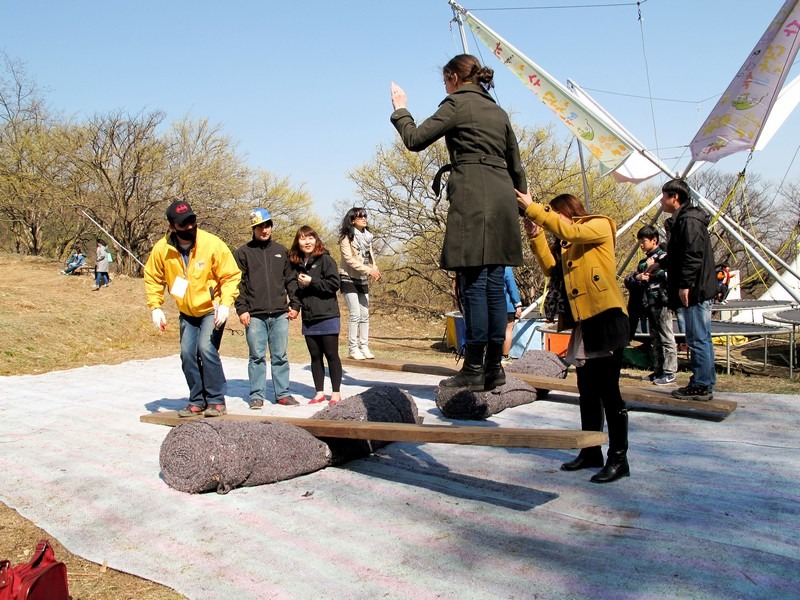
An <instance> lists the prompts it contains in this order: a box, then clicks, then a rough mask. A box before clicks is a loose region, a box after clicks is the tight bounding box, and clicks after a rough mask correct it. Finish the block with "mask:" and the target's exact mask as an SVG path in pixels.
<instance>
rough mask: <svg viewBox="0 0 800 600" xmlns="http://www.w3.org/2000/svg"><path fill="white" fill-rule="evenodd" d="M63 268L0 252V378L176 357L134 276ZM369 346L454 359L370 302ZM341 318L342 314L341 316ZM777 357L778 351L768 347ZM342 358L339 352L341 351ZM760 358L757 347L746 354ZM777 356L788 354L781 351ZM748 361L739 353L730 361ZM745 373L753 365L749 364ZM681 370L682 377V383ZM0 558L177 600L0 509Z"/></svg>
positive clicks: (106, 587)
mask: <svg viewBox="0 0 800 600" xmlns="http://www.w3.org/2000/svg"><path fill="white" fill-rule="evenodd" d="M60 268H61V265H60V264H58V263H55V262H53V261H48V260H43V259H37V258H20V257H17V256H11V255H3V254H0V336H1V337H2V339H3V342H4V343H3V349H2V351H1V352H2V355H1V356H2V360H1V361H0V375H21V374H36V373H45V372H49V371H54V370H60V369H69V368H72V367H77V366H82V365H96V364H117V363H122V362H126V361H129V360H135V359H147V358H154V357H160V356H169V355H173V354H176V353H177V352H178V330H177V312H176V311H175V307H174V304H173V303H172V302H171V301H169V300H168V301H167V303H166V306H165V312H166V313H167V318H168V319H169V325H168V328H167V331H166V333H164V334H160V333H158V332H157V331H155V329H154V328H153V326H152V325H151V323H150V315H149V311H148V310H147V308H146V306H145V299H144V286H143V283H142V281H141V280H140V279H132V278H128V277H122V276H120V277H115V278H114V280H113V282H112V284H111V286H110V287H109V288H104V289H101V290H99V291H96V292H95V291H92V289H91V288H92V286H93V281H92V279H91V277H89V276H77V277H65V276H63V275H59V273H58V271H59V269H60ZM374 300H375V301H374V303H373V305H374V307H375V310H374V311H373V314H374V318H373V319H372V323H371V325H372V339H371V343H370V346H371V347H372V349H373V351H376V353H377V354H379V355H380V356H382V357H387V358H397V359H405V360H408V361H419V362H428V363H437V364H444V365H448V366H455V360H454V355H453V354H448V353H446V352H442V351H438V350H437V348H438V347H439V343H440V341H441V337H442V333H443V331H444V321H443V320H441V319H424V318H414V317H410V316H408V315H403V314H397V313H396V312H395V311H393V308H392V306H391V305H390V303H389V302H388V301H387V303H385V304H383V303H381V302H380V296H379V295H376V296H375V298H374ZM343 314H344V313H343ZM229 330H230V335H226V336H225V339H224V340H223V342H222V353H223V354H224V355H225V356H235V357H245V356H247V343H246V341H245V339H244V335H243V334H242V333H243V331H242V327H241V326H240V325H238V321H237V320H236V319H232V320H231V322H230V323H229ZM775 349H776V350H778V351H781V349H780V348H775ZM342 351H343V353H344V348H342ZM747 353H750V354H753V357H752V358H753V361H755V360H757V358H758V356H757V355H758V353H759V350H757V349H756V350H752V351H750V350H748V351H747ZM783 353H784V354H786V350H785V348H784V349H783ZM735 358H737V360H738V359H741V362H742V363H745V362H746V361H745V358H746V357H745V356H744V354H742V355H740V356H738V357H737V356H735ZM289 359H290V360H291V361H292V362H293V363H301V364H302V363H304V362H306V361H307V360H308V352H307V350H306V348H305V343H304V341H303V337H302V335H301V334H300V326H299V323H296V322H295V323H293V324H292V326H291V328H290V341H289ZM750 368H752V367H750ZM787 374H788V373H787V369H785V368H782V369H780V368H773V369H772V370H771V371H770V372H769V376H768V377H763V376H757V375H749V376H748V375H745V374H743V372H741V371H740V372H739V373H738V374H735V375H731V376H727V375H720V376H719V379H718V385H717V388H716V389H717V390H718V391H720V392H724V391H738V392H762V393H790V394H800V383H797V382H790V381H789V380H788V379H787V377H786V375H787ZM641 375H642V371H636V370H626V371H625V372H624V375H623V377H624V378H625V381H623V383H624V384H627V385H631V384H632V383H634V382H638V381H639V379H640V377H641ZM687 379H688V374H687V373H681V374H680V375H679V381H680V382H681V383H683V382H685V381H686V380H687ZM0 523H2V525H0V558H8V559H10V560H11V561H12V563H13V564H17V563H19V562H25V561H26V560H28V558H29V557H30V554H31V552H32V551H33V548H34V547H35V544H36V542H37V541H38V540H39V539H41V538H48V539H50V540H51V541H52V542H53V544H54V546H55V549H56V556H57V557H58V558H59V559H60V560H63V561H64V562H66V564H67V569H68V572H69V579H70V581H69V584H70V592H71V594H72V595H73V598H75V600H95V599H113V600H119V599H134V598H135V599H137V600H141V599H144V600H174V599H176V598H183V596H181V595H180V594H178V593H176V592H174V591H173V590H171V589H169V588H166V587H164V586H161V585H158V584H154V583H152V582H150V581H147V580H144V579H141V578H139V577H135V576H132V575H128V574H126V573H122V572H119V571H115V570H113V569H105V568H103V567H102V566H100V565H96V564H94V563H91V562H89V561H86V560H84V559H82V558H80V557H79V556H75V555H74V554H71V553H70V552H68V551H67V550H66V549H65V548H64V547H63V546H61V545H60V544H59V543H58V541H57V540H54V539H53V538H52V536H50V535H48V534H47V532H45V531H42V530H41V529H39V528H38V527H36V525H35V524H33V523H31V522H30V521H28V520H26V519H24V518H22V517H21V516H20V515H19V514H17V512H16V511H15V510H13V509H11V508H9V507H7V506H5V505H3V504H2V503H0Z"/></svg>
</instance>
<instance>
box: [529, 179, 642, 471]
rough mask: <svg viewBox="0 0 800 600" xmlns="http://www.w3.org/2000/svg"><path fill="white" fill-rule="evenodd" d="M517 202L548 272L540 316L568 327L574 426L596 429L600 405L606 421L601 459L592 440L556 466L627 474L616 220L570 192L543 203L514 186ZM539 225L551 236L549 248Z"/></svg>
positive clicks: (624, 330) (624, 340)
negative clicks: (577, 419)
mask: <svg viewBox="0 0 800 600" xmlns="http://www.w3.org/2000/svg"><path fill="white" fill-rule="evenodd" d="M517 201H518V203H519V206H520V208H522V209H523V210H524V211H525V217H526V218H525V221H524V225H525V233H526V234H527V236H528V240H529V241H530V245H531V250H532V251H533V253H534V255H535V256H536V259H537V260H538V262H539V265H540V266H541V268H542V271H543V272H544V274H545V275H546V276H548V277H549V278H550V283H549V286H548V293H547V297H546V300H545V314H546V316H548V318H552V319H554V320H556V319H557V322H558V330H559V331H562V330H564V329H572V335H571V336H570V340H569V347H568V349H567V362H569V363H570V364H572V365H575V367H576V371H577V374H578V392H579V394H580V411H581V427H582V429H584V430H587V431H602V430H603V412H604V411H605V418H606V421H607V422H608V459H607V460H606V461H604V460H603V453H602V450H601V448H600V446H594V447H591V448H584V449H583V450H581V452H580V454H579V455H578V456H577V458H575V459H574V460H571V461H570V462H567V463H564V464H563V465H561V469H562V470H564V471H577V470H579V469H586V468H592V467H602V469H601V470H600V471H599V472H598V473H597V474H595V475H594V476H593V477H592V479H591V480H592V481H594V482H595V483H608V482H611V481H614V480H616V479H619V478H620V477H625V476H627V475H630V468H629V466H628V459H627V454H628V411H627V410H626V408H625V402H624V401H623V400H622V396H621V395H620V391H619V374H620V369H621V367H622V349H623V348H624V347H625V346H627V345H628V332H629V325H628V317H627V315H626V313H625V302H624V300H623V298H622V293H621V292H620V289H619V287H618V286H617V283H616V275H615V264H616V260H615V255H614V244H615V240H616V225H615V224H614V222H613V221H612V220H611V219H609V218H608V217H606V216H603V215H590V214H588V213H587V212H586V210H585V209H584V207H583V205H582V204H581V202H580V200H578V199H577V198H576V197H575V196H572V195H570V194H561V195H560V196H556V197H555V198H553V200H551V201H550V205H549V206H544V205H542V204H539V203H538V202H533V200H532V199H531V196H530V194H527V193H526V194H523V193H521V192H519V191H518V192H517ZM545 231H547V232H548V233H551V234H553V235H554V236H555V237H556V238H557V239H556V242H555V243H554V244H553V246H552V247H551V246H548V245H547V240H546V238H545V236H544V232H545ZM604 463H605V464H604Z"/></svg>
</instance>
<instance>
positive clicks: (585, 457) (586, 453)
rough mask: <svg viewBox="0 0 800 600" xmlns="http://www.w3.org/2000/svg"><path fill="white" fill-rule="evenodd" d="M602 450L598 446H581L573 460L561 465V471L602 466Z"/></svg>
mask: <svg viewBox="0 0 800 600" xmlns="http://www.w3.org/2000/svg"><path fill="white" fill-rule="evenodd" d="M604 462H605V461H604V459H603V450H602V448H600V446H592V447H591V448H583V449H582V450H581V451H580V452H579V453H578V456H576V457H575V458H574V459H573V460H571V461H569V462H565V463H564V464H563V465H561V467H560V468H561V470H562V471H580V470H581V469H594V468H596V467H602V466H603V463H604Z"/></svg>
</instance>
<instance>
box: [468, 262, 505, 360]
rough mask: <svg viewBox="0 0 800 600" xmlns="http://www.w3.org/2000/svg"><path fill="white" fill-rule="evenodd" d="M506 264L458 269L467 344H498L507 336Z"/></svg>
mask: <svg viewBox="0 0 800 600" xmlns="http://www.w3.org/2000/svg"><path fill="white" fill-rule="evenodd" d="M504 273H505V266H504V265H484V266H481V267H466V268H463V269H459V270H458V271H457V277H458V296H459V299H460V301H461V309H462V311H463V313H464V326H465V329H466V333H465V340H464V341H465V343H467V344H485V343H487V342H492V343H497V344H500V345H501V346H502V344H503V343H504V342H505V339H506V324H507V322H508V313H507V312H506V287H505V280H504V279H503V275H504Z"/></svg>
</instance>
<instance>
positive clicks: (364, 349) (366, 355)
mask: <svg viewBox="0 0 800 600" xmlns="http://www.w3.org/2000/svg"><path fill="white" fill-rule="evenodd" d="M361 354H363V355H364V358H375V355H374V354H373V353H372V352H370V350H369V347H368V346H361Z"/></svg>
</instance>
